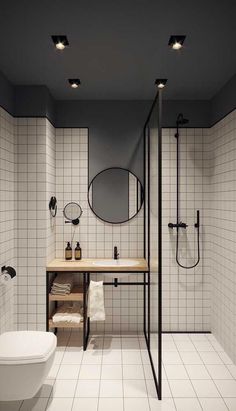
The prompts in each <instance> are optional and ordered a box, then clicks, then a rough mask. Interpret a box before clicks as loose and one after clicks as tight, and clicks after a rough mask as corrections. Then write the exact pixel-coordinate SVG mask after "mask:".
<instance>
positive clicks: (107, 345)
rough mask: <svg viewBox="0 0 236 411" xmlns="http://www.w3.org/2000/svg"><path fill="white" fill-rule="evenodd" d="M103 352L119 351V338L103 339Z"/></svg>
mask: <svg viewBox="0 0 236 411" xmlns="http://www.w3.org/2000/svg"><path fill="white" fill-rule="evenodd" d="M103 349H104V350H111V349H112V350H121V338H118V337H105V338H104V342H103Z"/></svg>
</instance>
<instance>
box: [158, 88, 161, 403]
mask: <svg viewBox="0 0 236 411" xmlns="http://www.w3.org/2000/svg"><path fill="white" fill-rule="evenodd" d="M161 119H162V90H160V91H159V104H158V383H159V390H158V398H159V400H161V398H162V123H161Z"/></svg>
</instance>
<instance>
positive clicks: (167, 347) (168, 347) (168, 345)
mask: <svg viewBox="0 0 236 411" xmlns="http://www.w3.org/2000/svg"><path fill="white" fill-rule="evenodd" d="M162 350H163V352H164V351H175V352H176V351H178V350H177V347H176V345H175V342H174V341H164V342H163V344H162Z"/></svg>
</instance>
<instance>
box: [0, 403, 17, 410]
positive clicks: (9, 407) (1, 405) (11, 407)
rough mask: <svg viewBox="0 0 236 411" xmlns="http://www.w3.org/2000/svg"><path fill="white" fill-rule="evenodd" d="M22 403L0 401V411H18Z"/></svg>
mask: <svg viewBox="0 0 236 411" xmlns="http://www.w3.org/2000/svg"><path fill="white" fill-rule="evenodd" d="M21 404H22V401H0V411H19V409H20V406H21Z"/></svg>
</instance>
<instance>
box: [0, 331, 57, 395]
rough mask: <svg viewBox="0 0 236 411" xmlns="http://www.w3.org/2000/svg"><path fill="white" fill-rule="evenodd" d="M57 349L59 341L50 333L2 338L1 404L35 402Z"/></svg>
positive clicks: (20, 333) (15, 333) (21, 333)
mask: <svg viewBox="0 0 236 411" xmlns="http://www.w3.org/2000/svg"><path fill="white" fill-rule="evenodd" d="M56 346H57V338H56V336H55V335H54V334H52V333H50V332H41V331H11V332H6V333H4V334H2V335H0V401H13V400H25V399H27V398H32V397H33V396H34V395H35V394H36V393H37V392H38V390H39V389H40V387H41V386H42V384H43V383H44V381H45V379H46V378H47V375H48V373H49V371H50V368H51V366H52V363H53V359H54V355H55V351H56Z"/></svg>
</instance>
